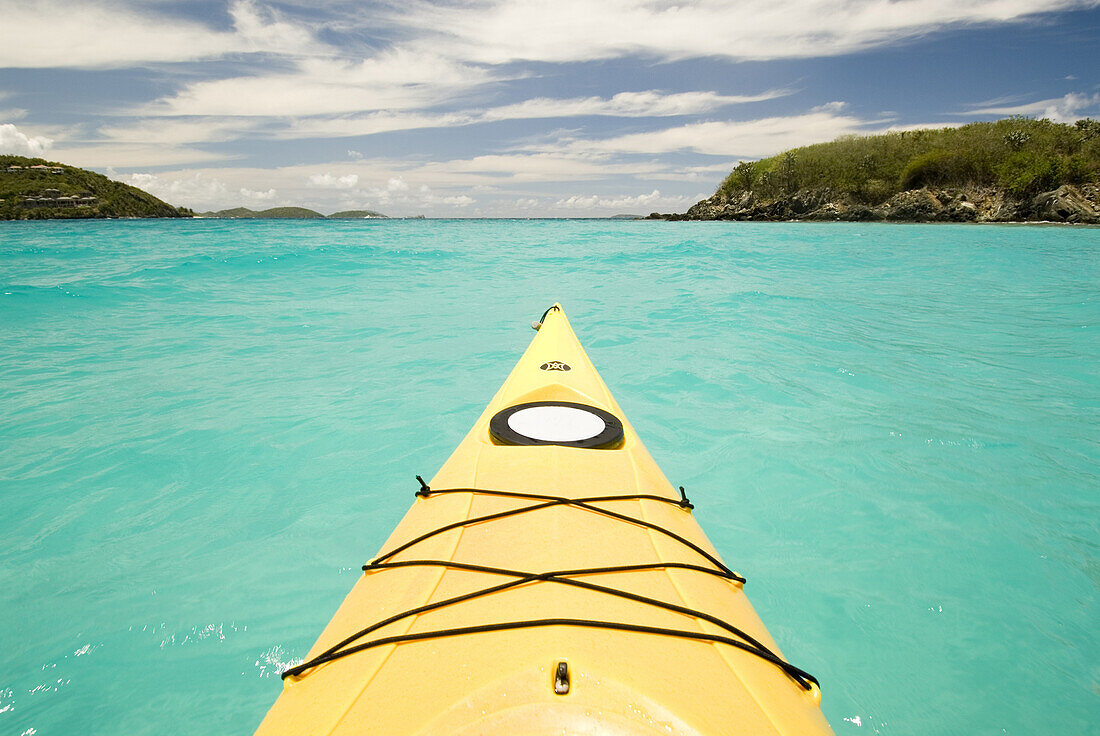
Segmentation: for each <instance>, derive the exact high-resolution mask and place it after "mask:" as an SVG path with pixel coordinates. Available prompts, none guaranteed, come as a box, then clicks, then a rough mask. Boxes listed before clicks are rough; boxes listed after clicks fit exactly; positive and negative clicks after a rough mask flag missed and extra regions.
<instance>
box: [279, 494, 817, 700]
mask: <svg viewBox="0 0 1100 736" xmlns="http://www.w3.org/2000/svg"><path fill="white" fill-rule="evenodd" d="M416 479H417V480H418V481H420V489H419V490H417V492H416V495H417V496H419V497H421V498H431V497H432V496H438V495H443V494H448V493H475V494H480V495H486V496H498V497H503V498H519V499H525V500H529V501H532V502H533V503H531V504H530V505H527V506H521V507H518V508H515V509H509V510H507V511H501V512H497V513H494V514H487V515H485V516H478V517H473V518H470V519H464V520H462V521H457V522H454V523H451V524H446V525H444V526H441V527H439V528H437V529H433V530H432V531H430V532H427V533H425V534H422V535H420V536H419V537H416V538H415V539H412V540H410V541H408V542H405V543H404V544H402V545H400V546H398V547H396V548H394V549H392V550H390V551H389V552H386V553H385V554H382V555H379V556H378V557H376V558H375V559H374V560H372V561H371V562H369V563H367V564H366V565H363V571H364V572H365V573H370V572H379V571H384V570H394V569H399V568H404V567H442V568H446V569H452V570H466V571H470V572H479V573H485V574H489V575H500V576H503V577H510V578H512V579H511V580H508V581H506V582H503V583H500V584H498V585H492V586H489V587H486V588H481V589H479V590H475V591H472V592H470V593H466V594H464V595H460V596H455V597H453V598H448V599H446V600H442V601H436V602H434V603H428V604H425V605H423V606H419V607H417V608H412V609H409V610H407V611H403V612H401V613H398V614H395V615H393V616H390V617H388V618H386V619H383V620H382V621H379V622H377V623H374V624H371V625H370V626H368V627H366V628H365V629H362V630H360V631H357V632H356V633H354V634H352V635H351V636H349V637H347V638H345V639H344V640H342V641H340V642H338V643H337V644H335V645H333V646H331V647H329V648H328V649H326V650H325V651H323V652H321V653H320V654H318V655H317V656H316V657H314V658H313V659H310V660H308V661H306V662H302V663H301V664H299V665H296V666H294V667H290V668H288V669H287V670H285V671H284V672H283V674H282V677H283V679H287V678H290V677H300V676H302V675H303V674H305V673H306V672H307V671H309V670H311V669H313V668H315V667H317V666H319V665H322V664H325V663H326V662H331V661H333V660H336V659H341V658H343V657H346V656H348V655H351V654H355V653H356V652H361V651H364V650H366V649H371V648H374V647H379V646H384V645H387V644H401V643H405V642H411V641H423V640H425V639H439V638H444V637H450V636H462V635H465V634H476V633H483V632H490V631H507V630H514V629H526V628H533V627H540V626H580V627H586V628H597V629H611V630H615V631H631V632H638V633H644V634H656V635H661V636H674V637H679V638H683V639H694V640H698V641H707V642H717V643H721V644H727V645H729V646H732V647H735V648H737V649H740V650H742V651H745V652H748V653H750V654H753V655H755V656H757V657H760V658H761V659H764V660H766V661H768V662H771V663H772V664H774V665H775V666H777V667H779V668H780V669H781V670H783V671H784V672H785V673H787V675H789V676H790V677H791V678H792V679H793V680H794V681H795V682H797V683H798V684H799V685H800V686H801V687H802V688H803V689H805V690H810V689H811V688H812V687H813V685H818V681H817V678H815V677H814V676H813V675H811V674H810V673H808V672H806V671H805V670H803V669H800V668H798V667H796V666H794V665H793V664H791V663H789V662H787V661H786V660H784V659H783V658H782V657H780V656H779V655H777V654H776V653H774V652H772V651H771V650H770V649H768V647H766V646H765V645H764V644H763V643H761V642H760V641H758V640H757V639H755V638H754V637H752V636H751V635H750V634H748V633H746V632H745V631H742V630H741V629H739V628H737V627H736V626H734V625H733V624H730V623H728V622H726V621H723V620H721V619H719V618H717V617H715V616H712V615H711V614H708V613H706V612H703V611H697V610H695V609H691V608H687V607H684V606H680V605H677V604H675V603H669V602H667V601H662V600H659V599H656V598H650V597H648V596H643V595H639V594H637V593H631V592H629V591H625V590H619V589H617V588H612V587H608V586H606V585H599V584H597V583H592V582H589V581H587V580H578V579H577V578H582V577H585V576H588V575H600V574H605V573H621V572H637V571H643V570H658V569H679V570H692V571H695V572H699V573H703V574H706V575H713V576H715V577H720V578H723V579H726V580H729V581H731V582H733V583H735V584H743V583H744V582H745V578H743V577H741V576H740V575H738V574H737V573H735V572H733V571H732V570H730V569H729V568H728V567H726V566H725V565H724V564H722V562H721V560H719V559H717V558H716V557H715V556H714V555H712V554H710V553H709V552H707V551H706V550H704V549H702V548H701V547H699V546H698V545H697V544H695V543H693V542H691V541H690V540H687V539H685V538H684V537H682V536H680V535H678V534H676V533H675V532H673V531H670V530H668V529H665V528H664V527H662V526H660V525H657V524H653V523H651V522H648V521H646V520H644V519H638V518H635V517H633V516H629V515H627V514H620V513H618V512H616V511H612V510H610V509H605V508H602V507H600V506H593V505H592V504H594V503H601V502H605V501H635V500H647V501H658V502H661V503H668V504H673V505H675V506H678V507H680V508H682V509H684V510H685V511H689V512H690V510H691V509H693V508H694V506H693V505H692V504H691V502H690V501H688V498H687V495H686V494H685V493H684V489H683V487H681V488H680V500H678V501H677V500H674V499H670V498H667V497H665V496H659V495H655V494H644V493H635V494H623V495H605V496H588V497H584V498H569V497H566V496H554V495H548V494H539V493H520V492H518V491H503V490H491V489H485V488H447V489H441V490H433V489H432V488H430V487H429V486H428V485H427V484H426V483H425V482H424V479H423V478H421V477H420V476H419V475H418V476H416ZM553 506H575V507H577V508H581V509H585V510H587V511H592V512H594V513H597V514H601V515H603V516H607V517H610V518H612V519H616V520H619V521H622V522H625V523H629V524H635V525H638V526H642V527H645V528H647V529H651V530H653V531H655V532H658V533H661V534H664V535H666V536H667V537H669V538H670V539H673V540H675V541H677V542H679V543H680V544H682V545H684V546H685V547H687V548H689V549H691V550H692V551H693V552H696V553H697V554H699V555H700V556H701V557H703V558H704V559H705V560H706V561H707V562H709V563H710V564H711V565H712V567H707V566H704V565H695V564H691V563H687V562H656V563H646V564H637V565H616V566H611V567H590V568H580V569H575V570H556V571H551V572H525V571H522V570H511V569H507V568H500V567H489V566H486V565H474V564H470V563H465V562H454V561H449V560H401V561H392V562H391V561H389V560H391V558H393V557H394V556H395V555H397V554H399V553H401V552H403V551H405V550H407V549H409V548H410V547H413V546H415V545H417V544H419V543H420V542H423V541H425V540H427V539H430V538H432V537H435V536H437V535H439V534H443V533H445V532H448V531H451V530H453V529H458V528H461V527H465V526H471V525H473V524H480V523H484V522H490V521H495V520H497V519H503V518H506V517H509V516H515V515H517V514H523V513H529V512H532V511H537V510H540V509H545V508H550V507H553ZM533 582H545V583H554V584H559V585H570V586H574V587H578V588H583V589H586V590H592V591H596V592H599V593H604V594H607V595H612V596H616V597H619V598H625V599H628V600H632V601H636V602H638V603H642V604H645V605H649V606H654V607H657V608H662V609H665V610H668V611H674V612H676V613H681V614H684V615H687V616H692V617H694V618H697V619H700V620H702V621H707V622H709V623H711V624H714V625H715V626H718V627H719V628H721V629H723V630H725V631H726V632H728V633H729V634H732V636H725V635H719V634H708V633H705V632H700V631H685V630H680V629H670V628H664V627H657V626H643V625H640V624H630V623H621V622H616V621H593V620H588V619H575V618H546V619H532V620H526V621H508V622H501V623H488V624H481V625H477V626H463V627H459V628H452V629H441V630H438V631H422V632H417V633H412V634H400V635H396V636H387V637H383V638H380V639H374V640H371V641H367V642H362V643H359V644H356V643H355V642H357V641H359V640H360V639H362V638H363V637H365V636H368V635H369V634H371V633H373V632H374V631H377V630H378V629H380V628H382V627H384V626H388V625H390V624H392V623H395V622H397V621H400V620H402V619H405V618H408V617H410V616H416V615H419V614H422V613H426V612H428V611H433V610H436V609H439V608H443V607H445V606H451V605H455V604H458V603H462V602H464V601H468V600H472V599H474V598H479V597H482V596H486V595H491V594H493V593H499V592H501V591H504V590H508V589H510V588H515V587H518V586H521V585H526V584H528V583H533ZM733 637H737V638H733ZM811 683H812V685H811Z"/></svg>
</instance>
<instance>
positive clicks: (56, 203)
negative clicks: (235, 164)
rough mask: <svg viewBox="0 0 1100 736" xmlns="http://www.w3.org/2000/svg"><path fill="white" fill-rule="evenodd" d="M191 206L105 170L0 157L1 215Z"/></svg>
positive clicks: (145, 213)
mask: <svg viewBox="0 0 1100 736" xmlns="http://www.w3.org/2000/svg"><path fill="white" fill-rule="evenodd" d="M191 214H192V213H191V210H189V209H186V208H184V207H173V206H172V205H170V204H168V203H167V202H162V201H161V200H159V199H157V198H156V197H154V196H153V195H152V194H149V193H148V192H143V191H142V190H140V189H138V188H137V187H132V186H130V185H129V184H123V183H122V182H118V181H114V180H113V179H108V178H107V177H105V176H103V175H102V174H97V173H95V172H93V171H88V170H86V169H80V168H77V167H75V166H67V165H65V164H61V163H57V162H55V161H46V160H45V159H41V158H27V157H25V156H7V155H3V156H0V220H54V219H90V218H104V217H191Z"/></svg>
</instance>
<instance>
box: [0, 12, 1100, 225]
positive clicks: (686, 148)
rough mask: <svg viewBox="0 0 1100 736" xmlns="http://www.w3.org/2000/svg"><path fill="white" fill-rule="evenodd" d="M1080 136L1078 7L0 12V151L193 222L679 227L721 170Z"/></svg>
mask: <svg viewBox="0 0 1100 736" xmlns="http://www.w3.org/2000/svg"><path fill="white" fill-rule="evenodd" d="M1011 114H1022V115H1029V116H1034V117H1049V118H1051V119H1054V120H1058V121H1063V122H1072V121H1073V120H1076V119H1078V118H1081V117H1086V116H1091V117H1100V0H727V1H726V2H718V1H716V0H695V1H690V0H685V1H683V2H679V3H669V2H655V1H652V0H600V1H599V2H596V1H595V0H555V1H554V2H549V1H547V0H479V1H476V2H422V1H421V0H401V1H400V2H397V1H394V2H351V1H343V0H332V1H330V2H324V1H321V2H316V1H315V2H295V1H291V2H264V1H263V0H228V1H214V0H194V1H182V2H181V1H171V2H170V1H168V0H144V1H142V2H127V1H126V0H109V1H100V0H84V1H82V2H79V3H74V2H71V1H70V0H66V1H65V2H54V1H53V0H38V1H37V2H28V1H27V0H21V1H19V2H13V1H10V0H0V152H3V153H18V154H22V155H38V156H44V157H46V158H49V159H52V160H58V161H63V162H66V163H71V164H75V165H78V166H84V167H87V168H91V169H94V170H96V171H99V172H102V173H106V174H108V175H109V176H112V177H114V178H116V179H119V180H120V181H125V182H127V183H131V184H135V185H137V186H140V187H142V188H143V189H146V190H147V191H150V192H152V193H154V194H156V195H157V196H159V197H161V198H163V199H165V200H167V201H169V202H171V203H173V204H177V205H184V206H189V207H193V208H196V209H200V210H206V209H220V208H225V207H234V206H241V205H243V206H248V207H253V208H257V209H259V208H264V207H271V206H277V205H283V204H298V205H304V206H307V207H312V208H314V209H317V210H319V211H321V212H324V213H330V212H333V211H336V210H342V209H364V208H365V209H375V210H380V211H382V212H385V213H387V214H390V215H415V214H426V215H429V216H465V217H474V216H522V217H527V216H536V217H537V216H555V217H556V216H602V215H610V214H616V213H624V212H629V213H642V214H644V213H648V212H651V211H654V210H658V211H662V212H668V211H683V210H684V209H686V208H687V207H688V206H690V205H691V204H692V203H694V202H695V201H697V200H698V199H700V198H702V197H705V196H709V195H710V194H711V193H712V192H713V191H714V189H715V187H716V186H717V184H718V183H719V182H720V181H721V179H722V178H723V176H724V175H725V174H726V173H727V172H728V171H729V169H730V168H732V166H733V165H735V164H736V163H737V161H738V160H741V159H746V160H747V159H754V158H761V157H764V156H768V155H771V154H774V153H778V152H780V151H782V150H784V149H786V148H790V147H793V146H798V145H806V144H809V143H815V142H819V141H824V140H831V139H833V138H835V137H837V136H840V135H847V134H859V133H871V132H877V131H882V130H887V129H892V128H893V129H897V128H906V127H915V126H924V125H935V126H942V125H960V124H963V123H966V122H970V121H973V120H990V119H996V118H999V117H1003V116H1006V115H1011Z"/></svg>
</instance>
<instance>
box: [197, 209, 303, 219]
mask: <svg viewBox="0 0 1100 736" xmlns="http://www.w3.org/2000/svg"><path fill="white" fill-rule="evenodd" d="M199 217H228V218H239V219H242V220H271V219H274V220H278V219H292V220H319V219H323V218H324V215H322V214H321V213H320V212H315V211H314V210H308V209H306V208H305V207H271V208H270V209H266V210H258V211H257V210H250V209H248V208H247V207H234V208H233V209H231V210H218V211H217V212H200V213H199Z"/></svg>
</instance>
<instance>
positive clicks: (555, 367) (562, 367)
mask: <svg viewBox="0 0 1100 736" xmlns="http://www.w3.org/2000/svg"><path fill="white" fill-rule="evenodd" d="M539 370H541V371H571V370H573V369H572V368H570V367H569V364H568V363H562V362H561V361H560V360H548V361H546V362H545V363H543V364H542V365H540V366H539Z"/></svg>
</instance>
